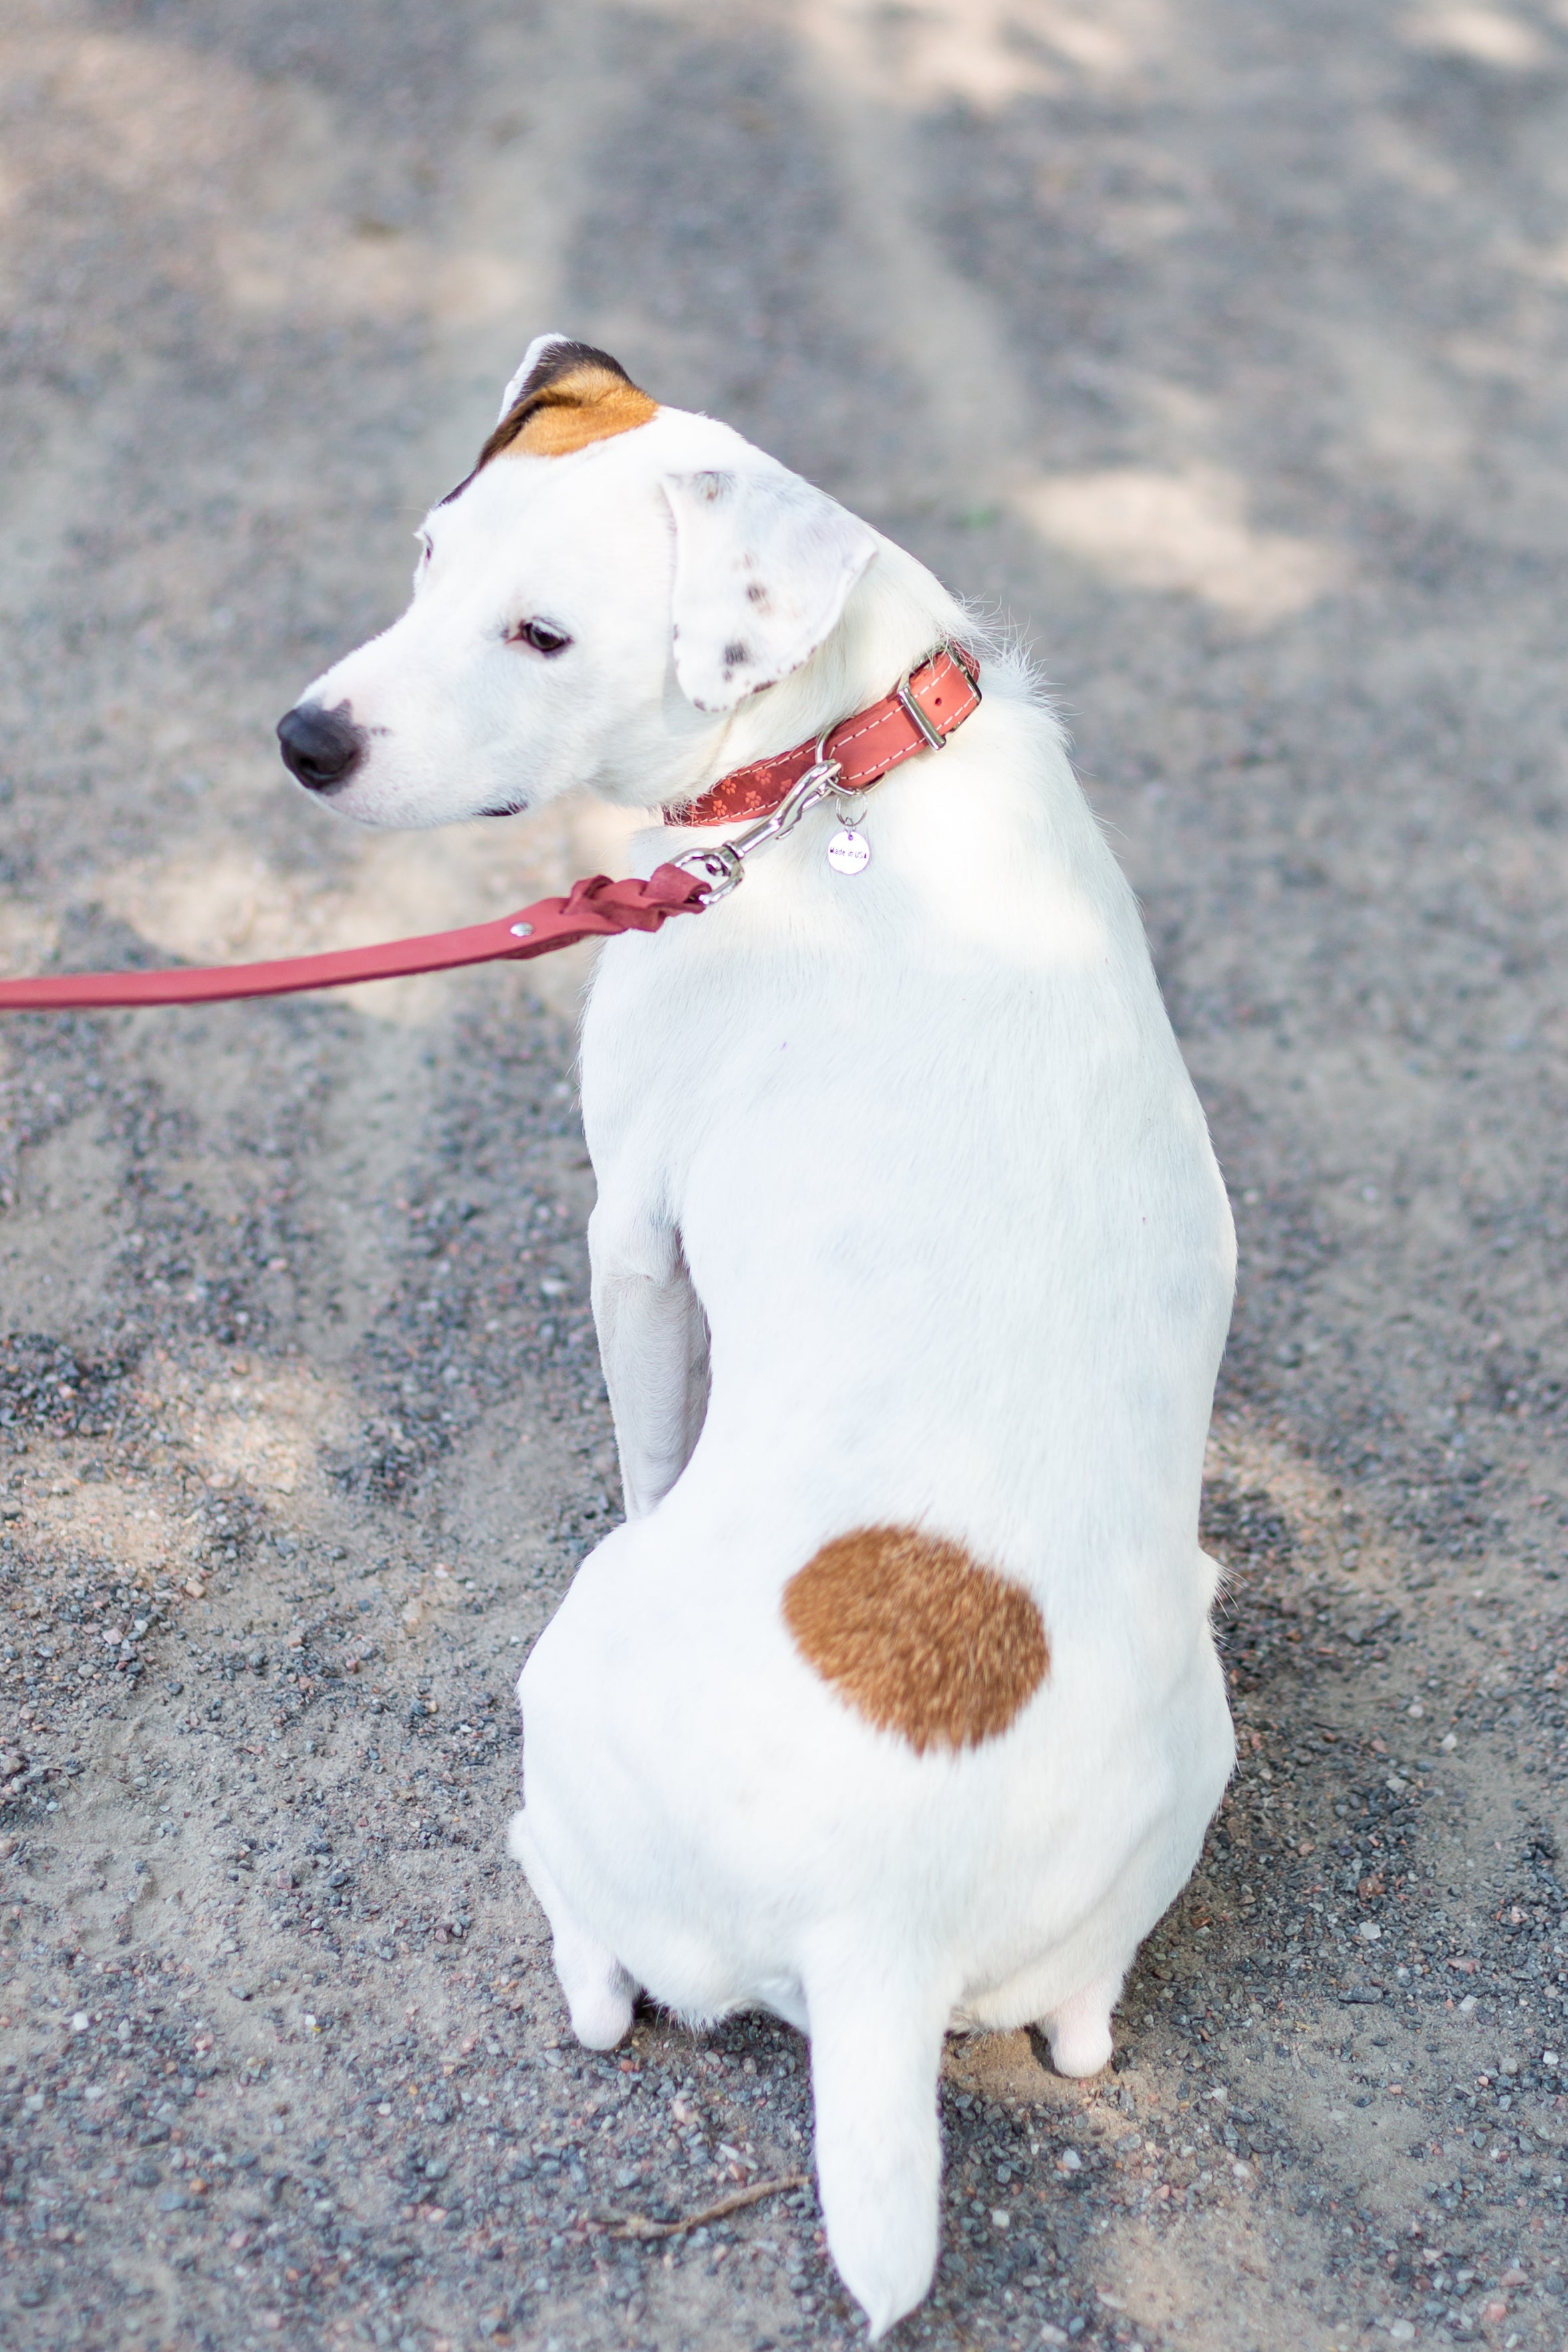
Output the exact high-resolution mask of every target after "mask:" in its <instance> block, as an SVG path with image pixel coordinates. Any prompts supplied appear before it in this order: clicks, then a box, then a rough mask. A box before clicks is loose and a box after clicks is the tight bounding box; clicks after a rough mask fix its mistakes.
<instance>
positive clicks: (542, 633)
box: [506, 621, 572, 654]
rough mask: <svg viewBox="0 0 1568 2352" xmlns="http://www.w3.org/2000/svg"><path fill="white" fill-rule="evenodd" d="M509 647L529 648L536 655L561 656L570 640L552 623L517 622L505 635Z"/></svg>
mask: <svg viewBox="0 0 1568 2352" xmlns="http://www.w3.org/2000/svg"><path fill="white" fill-rule="evenodd" d="M506 637H507V643H508V645H510V646H532V647H533V650H534V652H535V653H536V654H563V653H564V652H565V650H566V648H567V646H569V645H570V644H571V642H572V640H571V638H570V637H569V636H568V635H567V634H566V632H565V630H564V629H558V628H557V627H556V625H555V624H554V622H553V621H519V622H517V623H516V624H515V625H514V626H513V627H511V628H510V629H509V630H508V631H507V633H506Z"/></svg>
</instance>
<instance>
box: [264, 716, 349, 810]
mask: <svg viewBox="0 0 1568 2352" xmlns="http://www.w3.org/2000/svg"><path fill="white" fill-rule="evenodd" d="M278 742H279V749H280V750H281V751H282V754H283V765H284V766H285V767H286V768H287V769H288V771H289V774H290V775H291V776H297V777H298V778H299V780H300V783H302V784H303V785H304V786H305V788H306V790H307V791H308V792H312V793H327V792H331V789H332V786H333V785H334V784H341V783H342V782H344V781H345V780H346V779H347V778H348V777H349V776H352V775H353V772H354V770H355V769H356V768H357V767H358V765H359V763H360V761H361V760H362V759H363V757H364V737H363V734H362V733H361V732H360V730H359V729H358V728H357V727H356V726H355V725H354V723H353V717H352V715H351V713H350V709H349V706H348V704H347V703H346V702H340V703H339V704H338V706H337V708H336V709H335V710H324V709H322V708H321V704H320V703H319V702H297V703H296V704H295V706H294V708H293V709H292V710H286V711H285V712H284V714H283V716H282V718H281V719H279V721H278Z"/></svg>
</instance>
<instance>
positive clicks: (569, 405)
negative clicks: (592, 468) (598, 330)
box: [474, 335, 658, 473]
mask: <svg viewBox="0 0 1568 2352" xmlns="http://www.w3.org/2000/svg"><path fill="white" fill-rule="evenodd" d="M657 415H658V401H657V400H650V399H649V397H648V395H647V393H646V392H642V391H640V390H639V389H638V387H637V385H636V384H635V383H633V382H632V380H631V378H630V376H629V375H628V374H627V373H626V370H625V368H624V367H623V366H622V365H621V363H620V362H619V360H613V359H612V358H611V357H610V354H609V352H599V351H595V348H594V346H593V344H592V343H575V342H574V341H573V340H572V338H571V336H570V335H536V336H535V337H534V339H533V341H532V342H531V343H530V345H529V347H528V349H527V351H526V352H524V353H523V355H522V365H521V367H520V368H519V369H518V372H517V373H516V374H515V375H514V376H513V378H512V380H511V382H510V383H509V384H508V386H507V388H506V391H505V393H504V394H503V395H502V398H501V404H500V419H499V421H498V422H497V425H496V428H495V431H494V432H493V433H492V434H491V435H490V437H489V440H488V441H487V442H486V443H485V446H484V447H483V448H482V449H481V450H480V452H479V466H485V465H488V464H489V460H490V459H491V458H492V457H500V456H502V455H503V454H504V452H506V451H507V450H515V451H517V452H518V453H520V454H521V455H522V456H524V457H566V456H568V455H569V454H570V452H571V451H572V450H574V449H585V448H586V447H587V446H588V444H589V442H590V441H607V440H608V439H609V438H610V437H611V436H612V435H614V434H616V433H629V432H631V431H632V429H633V427H634V426H635V425H646V424H647V423H648V421H649V419H650V418H651V417H654V416H657ZM474 470H475V472H476V473H477V472H478V471H479V467H475V469H474Z"/></svg>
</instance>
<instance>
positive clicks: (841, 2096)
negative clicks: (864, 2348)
mask: <svg viewBox="0 0 1568 2352" xmlns="http://www.w3.org/2000/svg"><path fill="white" fill-rule="evenodd" d="M805 1996H806V2008H807V2013H808V2016H809V2020H810V2032H811V2081H812V2090H813V2094H814V2096H815V2100H816V2173H817V2180H818V2183H819V2185H820V2188H821V2191H822V2210H823V2214H824V2217H825V2219H826V2224H827V2243H828V2247H829V2249H830V2251H831V2252H832V2255H833V2259H834V2261H835V2262H836V2263H837V2265H838V2271H839V2274H840V2276H841V2277H842V2278H843V2280H844V2283H845V2284H846V2286H847V2287H848V2289H849V2291H850V2293H851V2294H853V2295H854V2297H855V2299H856V2301H857V2302H858V2304H859V2305H861V2306H862V2308H863V2309H864V2311H865V2314H866V2316H867V2318H868V2321H869V2322H870V2330H871V2338H872V2341H873V2342H875V2340H876V2339H877V2337H878V2336H883V2335H885V2334H886V2333H887V2331H888V2329H889V2327H891V2326H892V2325H893V2324H894V2322H895V2320H899V2319H901V2318H902V2317H903V2315H904V2314H905V2312H907V2311H911V2310H912V2309H913V2308H914V2306H915V2305H916V2304H917V2303H919V2301H920V2300H921V2296H922V2295H923V2294H925V2292H926V2289H927V2288H928V2287H929V2286H930V2284H931V2273H932V2272H933V2271H934V2269H935V2268H936V2249H937V2208H938V2191H939V2188H940V2183H941V2176H942V2147H941V2140H940V2137H939V2135H938V2130H937V2111H936V2084H937V2074H938V2071H939V2069H940V2066H941V2063H942V2032H943V2029H944V2027H945V2025H946V2022H947V2017H948V2011H949V2010H950V2008H951V2006H952V1999H951V1994H950V1993H943V1994H942V1995H933V1994H932V1993H931V1991H930V1990H912V1989H910V1988H906V1987H903V1986H900V1984H899V1983H898V1982H897V1981H896V1979H893V1978H891V1977H890V1976H889V1973H888V1971H887V1970H886V1969H882V1968H879V1966H878V1964H877V1961H876V1958H875V1957H874V1955H873V1953H872V1952H870V1951H869V1950H866V1949H862V1950H860V1951H858V1952H846V1951H843V1950H838V1951H836V1952H835V1953H834V1954H833V1955H832V1957H831V1959H829V1958H827V1957H826V1955H825V1956H823V1957H822V1958H821V1960H820V1961H819V1964H818V1965H816V1966H815V1967H808V1969H807V1970H806V1974H805Z"/></svg>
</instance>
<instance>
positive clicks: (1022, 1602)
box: [784, 1528, 1051, 1755]
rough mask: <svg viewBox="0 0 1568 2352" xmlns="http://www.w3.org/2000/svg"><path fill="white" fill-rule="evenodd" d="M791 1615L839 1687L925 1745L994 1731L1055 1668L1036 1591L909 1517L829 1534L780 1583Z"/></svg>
mask: <svg viewBox="0 0 1568 2352" xmlns="http://www.w3.org/2000/svg"><path fill="white" fill-rule="evenodd" d="M784 1622H785V1624H786V1625H787V1626H788V1627H789V1630H790V1632H791V1633H792V1634H793V1635H794V1637H795V1647H796V1648H797V1649H798V1650H799V1652H800V1654H801V1655H802V1657H803V1658H805V1661H806V1664H808V1665H810V1666H812V1667H814V1668H815V1669H816V1673H817V1674H819V1675H821V1676H822V1678H823V1680H824V1681H825V1682H826V1683H828V1684H830V1685H832V1687H833V1689H834V1690H835V1691H836V1692H837V1694H838V1696H839V1697H840V1698H842V1699H844V1700H846V1701H847V1704H848V1705H849V1706H852V1707H854V1708H855V1710H856V1712H857V1713H858V1714H859V1715H862V1716H864V1717H865V1718H866V1720H867V1721H868V1723H872V1724H875V1725H876V1727H877V1728H878V1729H879V1730H880V1731H896V1732H898V1733H899V1734H900V1736H901V1737H902V1738H905V1739H907V1740H908V1741H909V1743H910V1747H911V1748H915V1749H916V1751H917V1752H918V1753H920V1754H922V1755H923V1754H924V1752H925V1750H926V1749H927V1748H953V1749H958V1748H975V1747H978V1746H979V1744H980V1742H981V1741H982V1740H983V1739H994V1738H995V1737H996V1736H997V1734H998V1733H999V1732H1003V1731H1005V1730H1006V1728H1007V1726H1008V1725H1009V1724H1010V1723H1011V1722H1012V1721H1013V1719H1014V1717H1015V1716H1016V1715H1017V1714H1018V1712H1019V1710H1020V1709H1021V1708H1022V1707H1023V1706H1025V1705H1026V1702H1027V1701H1028V1700H1029V1699H1030V1698H1032V1697H1033V1696H1034V1694H1035V1692H1036V1691H1037V1690H1038V1689H1039V1687H1040V1685H1041V1684H1042V1683H1043V1682H1044V1681H1045V1679H1046V1676H1047V1674H1048V1673H1049V1671H1050V1664H1051V1654H1050V1645H1049V1643H1047V1639H1046V1629H1045V1625H1044V1623H1043V1622H1042V1621H1041V1617H1040V1612H1039V1609H1038V1607H1037V1604H1036V1602H1035V1600H1034V1598H1033V1596H1032V1595H1031V1594H1030V1593H1027V1592H1026V1591H1024V1589H1023V1587H1022V1586H1021V1585H1017V1584H1014V1583H1012V1582H1011V1581H1010V1580H1009V1579H1007V1578H1006V1577H1004V1576H998V1575H997V1573H996V1572H995V1570H994V1569H989V1568H982V1567H981V1566H980V1565H979V1564H978V1563H977V1562H976V1561H974V1560H973V1559H971V1558H970V1556H969V1554H968V1552H967V1551H965V1550H964V1549H963V1545H962V1544H956V1543H950V1542H948V1541H946V1540H944V1539H943V1538H941V1537H935V1536H926V1535H921V1533H920V1532H919V1531H918V1530H917V1529H916V1528H857V1529H856V1530H855V1532H854V1533H853V1534H851V1535H846V1536H838V1537H836V1538H835V1539H834V1540H833V1542H832V1543H827V1544H824V1545H823V1547H822V1549H821V1550H820V1551H819V1552H817V1553H816V1556H815V1557H814V1558H813V1559H809V1560H807V1562H806V1564H805V1567H804V1568H803V1569H801V1570H799V1571H798V1572H797V1573H796V1574H795V1575H794V1576H792V1577H791V1579H790V1580H789V1582H788V1583H787V1584H786V1585H785V1587H784Z"/></svg>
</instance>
